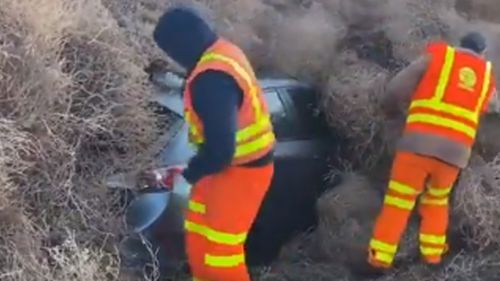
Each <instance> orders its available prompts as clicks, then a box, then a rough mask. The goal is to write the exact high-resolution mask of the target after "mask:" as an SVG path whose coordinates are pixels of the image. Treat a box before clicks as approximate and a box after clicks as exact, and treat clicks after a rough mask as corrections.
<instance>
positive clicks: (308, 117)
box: [149, 79, 336, 267]
mask: <svg viewBox="0 0 500 281" xmlns="http://www.w3.org/2000/svg"><path fill="white" fill-rule="evenodd" d="M260 83H261V86H262V88H263V90H264V96H265V99H266V101H267V103H268V107H269V110H270V113H271V119H272V123H273V127H274V132H275V135H276V138H277V143H276V146H275V150H274V158H275V173H274V176H273V179H272V183H271V187H270V189H269V191H268V194H267V195H266V197H265V199H264V202H263V203H262V206H261V209H260V212H259V214H258V217H257V219H256V221H255V223H254V224H253V226H252V229H251V231H250V233H249V237H248V240H247V243H246V249H247V263H248V264H249V265H264V264H268V263H270V262H271V261H272V260H274V259H275V258H276V256H277V255H278V254H279V251H280V248H281V246H282V245H283V244H284V243H285V242H286V241H287V240H289V239H290V238H291V237H292V236H293V235H294V234H298V233H300V232H303V231H305V230H307V229H308V228H310V227H312V226H313V225H315V224H316V212H315V202H316V199H317V198H318V196H319V195H320V194H321V192H323V191H324V189H325V184H324V183H325V180H326V179H325V176H326V174H327V173H328V169H329V165H328V164H329V156H330V155H331V154H332V148H333V147H335V140H336V138H335V136H334V135H333V134H332V132H331V130H329V128H328V126H327V124H326V122H325V119H324V118H323V116H322V114H321V113H320V112H319V110H318V101H317V94H316V92H315V90H314V89H313V88H312V87H310V86H309V85H307V84H305V83H301V82H299V81H296V80H293V79H260ZM154 99H155V101H156V102H157V103H159V104H161V105H162V106H163V107H165V108H168V109H169V110H170V111H171V112H173V114H172V115H173V116H172V118H171V121H170V122H171V125H170V129H169V132H168V133H167V134H166V135H165V136H164V139H168V142H167V144H166V146H164V148H163V149H162V150H161V151H160V152H159V154H158V160H159V161H160V163H161V164H162V166H168V165H178V164H186V163H188V161H189V159H190V158H191V157H192V156H193V155H194V153H195V151H194V150H193V149H192V147H191V146H190V145H189V144H188V140H187V130H188V128H187V124H186V122H185V121H184V119H183V103H182V97H181V94H180V91H178V92H176V91H173V92H170V93H168V94H159V95H157V96H155V98H154ZM235 188H238V187H237V185H236V186H235ZM184 204H185V202H183V200H178V199H175V198H174V199H173V198H171V199H170V203H169V205H168V207H167V209H166V211H165V212H164V214H163V215H162V217H161V218H160V219H159V220H158V221H157V222H156V223H155V224H154V225H152V227H151V229H150V230H149V232H150V236H151V237H152V239H153V240H155V241H157V243H158V245H159V246H160V247H161V248H162V249H161V250H160V252H161V254H162V256H163V257H162V258H161V259H163V260H164V261H165V264H169V265H170V267H175V266H178V264H177V263H176V262H178V261H179V260H180V259H182V256H183V253H184V248H183V240H182V239H183V233H182V232H183V231H182V218H183V216H182V211H183V205H184ZM167 267H169V266H168V265H167Z"/></svg>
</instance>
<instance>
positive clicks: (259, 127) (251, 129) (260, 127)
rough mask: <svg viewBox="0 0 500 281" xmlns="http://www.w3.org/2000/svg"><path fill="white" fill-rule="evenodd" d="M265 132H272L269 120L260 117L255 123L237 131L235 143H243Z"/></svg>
mask: <svg viewBox="0 0 500 281" xmlns="http://www.w3.org/2000/svg"><path fill="white" fill-rule="evenodd" d="M265 130H272V127H271V120H270V119H269V118H267V117H262V118H260V119H259V120H258V121H257V122H256V123H254V124H252V125H250V126H247V127H245V128H243V129H241V130H238V131H237V132H236V142H237V143H239V142H243V141H245V140H247V139H249V138H251V137H253V136H255V135H257V134H259V133H260V132H262V131H265Z"/></svg>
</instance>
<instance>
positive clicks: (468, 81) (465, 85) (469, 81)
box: [458, 67, 477, 92]
mask: <svg viewBox="0 0 500 281" xmlns="http://www.w3.org/2000/svg"><path fill="white" fill-rule="evenodd" d="M458 78H459V80H460V81H459V85H458V86H459V87H460V88H462V89H464V90H467V91H470V92H473V91H474V87H475V86H476V83H477V75H476V72H474V70H473V69H472V68H470V67H462V68H460V70H459V72H458Z"/></svg>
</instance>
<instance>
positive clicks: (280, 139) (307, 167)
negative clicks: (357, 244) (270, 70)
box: [246, 88, 328, 265]
mask: <svg viewBox="0 0 500 281" xmlns="http://www.w3.org/2000/svg"><path fill="white" fill-rule="evenodd" d="M292 89H294V88H292ZM288 90H290V89H287V88H274V89H268V90H267V91H265V98H266V100H267V103H268V106H269V111H270V114H271V120H272V123H273V127H274V132H275V135H276V139H277V143H276V146H275V167H274V176H273V179H272V182H271V187H270V189H269V191H268V193H267V194H266V197H265V199H264V201H263V204H262V207H261V209H260V211H259V215H258V217H257V220H256V222H255V223H254V225H253V227H252V230H251V232H250V235H249V238H248V241H247V244H246V246H247V250H248V252H247V261H248V263H249V264H251V265H262V264H268V263H270V262H272V260H273V259H274V258H276V256H277V255H278V254H279V251H280V249H281V246H282V245H283V244H284V243H286V242H287V241H288V239H290V238H291V237H292V236H293V235H294V234H296V233H299V232H302V231H304V230H306V229H308V228H309V227H311V226H313V225H314V224H315V223H316V213H315V202H316V198H317V196H318V194H319V192H318V190H319V187H320V186H321V183H322V176H323V175H324V174H325V173H326V169H327V168H328V166H327V163H326V161H325V159H324V158H325V157H321V156H324V155H326V153H324V152H323V150H322V149H323V148H324V147H325V138H324V136H322V137H323V139H322V138H321V137H318V134H315V133H314V132H312V131H311V130H310V129H308V128H307V126H309V125H310V124H309V123H310V122H311V120H310V118H306V117H304V114H310V112H308V111H306V110H303V109H302V108H296V107H297V102H300V103H304V102H305V101H304V99H294V98H293V96H291V95H292V93H290V92H289V91H288ZM297 93H298V94H300V95H313V94H314V92H311V91H310V90H309V91H308V90H307V89H303V90H301V91H300V92H297ZM309 100H312V99H311V98H310V97H309ZM305 105H306V104H299V106H305ZM313 121H317V120H313ZM304 126H306V128H304ZM319 135H324V134H319Z"/></svg>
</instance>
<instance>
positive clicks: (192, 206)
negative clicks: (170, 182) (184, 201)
mask: <svg viewBox="0 0 500 281" xmlns="http://www.w3.org/2000/svg"><path fill="white" fill-rule="evenodd" d="M188 208H189V210H190V211H193V212H195V213H199V214H204V213H205V212H206V211H207V209H206V206H205V205H204V204H201V203H199V202H196V201H194V200H189V205H188Z"/></svg>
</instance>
